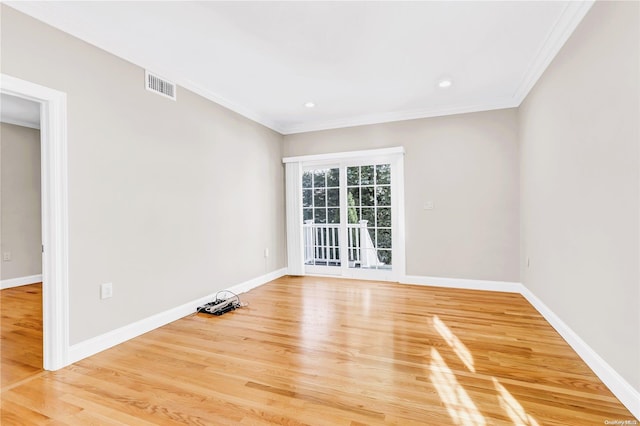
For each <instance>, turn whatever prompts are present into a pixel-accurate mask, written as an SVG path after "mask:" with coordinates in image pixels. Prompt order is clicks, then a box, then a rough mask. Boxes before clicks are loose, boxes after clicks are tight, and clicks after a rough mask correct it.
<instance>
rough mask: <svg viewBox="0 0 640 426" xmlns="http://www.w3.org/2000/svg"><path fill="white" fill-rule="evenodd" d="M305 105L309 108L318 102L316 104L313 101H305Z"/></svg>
mask: <svg viewBox="0 0 640 426" xmlns="http://www.w3.org/2000/svg"><path fill="white" fill-rule="evenodd" d="M304 106H306V107H307V108H313V107H315V106H316V104H314V103H313V102H305V104H304Z"/></svg>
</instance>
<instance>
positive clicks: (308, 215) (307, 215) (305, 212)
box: [302, 209, 313, 220]
mask: <svg viewBox="0 0 640 426" xmlns="http://www.w3.org/2000/svg"><path fill="white" fill-rule="evenodd" d="M302 219H303V220H309V219H313V209H302Z"/></svg>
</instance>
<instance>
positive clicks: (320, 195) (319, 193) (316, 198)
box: [313, 189, 327, 207]
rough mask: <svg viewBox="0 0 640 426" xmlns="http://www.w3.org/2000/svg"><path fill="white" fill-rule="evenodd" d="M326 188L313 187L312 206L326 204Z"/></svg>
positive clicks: (323, 205)
mask: <svg viewBox="0 0 640 426" xmlns="http://www.w3.org/2000/svg"><path fill="white" fill-rule="evenodd" d="M326 191H327V190H326V189H314V193H313V206H314V207H325V206H326V205H327V192H326Z"/></svg>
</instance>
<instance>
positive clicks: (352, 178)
mask: <svg viewBox="0 0 640 426" xmlns="http://www.w3.org/2000/svg"><path fill="white" fill-rule="evenodd" d="M359 175H360V167H347V185H360V176H359Z"/></svg>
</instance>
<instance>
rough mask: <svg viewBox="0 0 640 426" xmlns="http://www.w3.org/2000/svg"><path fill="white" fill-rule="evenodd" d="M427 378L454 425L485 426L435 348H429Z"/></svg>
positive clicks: (481, 417) (466, 394) (476, 408)
mask: <svg viewBox="0 0 640 426" xmlns="http://www.w3.org/2000/svg"><path fill="white" fill-rule="evenodd" d="M429 378H430V379H431V382H432V383H433V385H434V386H435V388H436V391H437V392H438V395H440V399H442V401H443V402H444V404H445V407H446V408H447V411H448V412H449V415H450V416H451V418H452V419H453V422H454V423H455V424H457V425H463V426H467V425H469V426H482V425H486V420H485V418H484V416H483V415H482V413H480V410H478V407H477V406H476V405H475V404H474V403H473V401H472V400H471V397H470V396H469V394H468V393H467V392H466V391H465V390H464V388H463V387H462V385H460V383H458V380H457V379H456V376H455V374H453V371H451V369H450V368H449V366H447V364H446V362H445V361H444V359H442V356H440V352H438V350H437V349H436V348H431V375H430V377H429Z"/></svg>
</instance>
